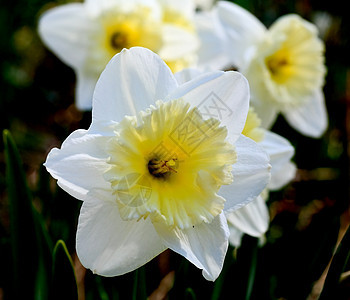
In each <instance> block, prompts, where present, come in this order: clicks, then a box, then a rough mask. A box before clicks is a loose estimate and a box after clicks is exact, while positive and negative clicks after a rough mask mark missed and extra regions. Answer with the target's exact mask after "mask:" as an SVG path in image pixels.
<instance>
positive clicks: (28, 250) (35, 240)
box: [3, 130, 51, 299]
mask: <svg viewBox="0 0 350 300" xmlns="http://www.w3.org/2000/svg"><path fill="white" fill-rule="evenodd" d="M3 140H4V147H5V163H6V186H7V194H8V199H9V211H10V240H11V251H12V268H13V272H12V273H13V278H12V283H13V285H12V289H11V296H12V297H13V299H30V298H33V299H47V296H48V286H49V284H48V278H49V276H48V274H49V273H48V272H49V269H50V266H51V259H50V253H51V244H50V239H49V237H48V234H47V231H46V228H45V226H44V222H43V221H42V219H41V216H40V215H39V214H38V212H37V211H36V210H35V208H34V207H33V205H32V195H31V192H30V190H29V188H28V186H27V181H26V177H25V173H24V171H23V166H22V161H21V158H20V155H19V153H18V150H17V147H16V144H15V142H14V140H13V138H12V136H11V134H10V132H9V131H8V130H4V131H3Z"/></svg>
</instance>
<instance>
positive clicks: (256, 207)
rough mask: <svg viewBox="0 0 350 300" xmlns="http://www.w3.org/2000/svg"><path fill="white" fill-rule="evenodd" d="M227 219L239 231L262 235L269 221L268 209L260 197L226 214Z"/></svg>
mask: <svg viewBox="0 0 350 300" xmlns="http://www.w3.org/2000/svg"><path fill="white" fill-rule="evenodd" d="M226 218H227V221H228V222H229V223H230V225H232V226H233V227H235V228H237V229H238V230H239V231H241V232H243V233H246V234H248V235H250V236H253V237H260V236H261V235H263V234H264V233H265V232H266V231H267V229H268V227H269V223H270V216H269V211H268V208H267V206H266V203H265V201H264V200H263V198H262V197H260V196H259V197H257V198H256V199H255V200H254V201H252V202H250V203H249V204H247V205H246V206H243V207H242V208H240V209H237V210H235V211H233V212H231V213H227V214H226Z"/></svg>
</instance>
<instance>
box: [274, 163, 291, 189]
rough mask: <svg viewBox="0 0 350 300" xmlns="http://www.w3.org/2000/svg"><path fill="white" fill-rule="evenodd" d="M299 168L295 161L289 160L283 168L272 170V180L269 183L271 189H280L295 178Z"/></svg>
mask: <svg viewBox="0 0 350 300" xmlns="http://www.w3.org/2000/svg"><path fill="white" fill-rule="evenodd" d="M296 171H297V168H296V166H295V164H294V163H292V162H287V163H286V164H284V165H283V166H282V167H281V168H279V169H277V170H274V171H273V172H271V181H270V182H269V184H268V186H267V187H268V189H269V190H272V191H274V190H278V189H280V188H281V187H283V186H285V185H286V184H287V183H289V182H290V181H292V180H293V179H294V178H295V174H296Z"/></svg>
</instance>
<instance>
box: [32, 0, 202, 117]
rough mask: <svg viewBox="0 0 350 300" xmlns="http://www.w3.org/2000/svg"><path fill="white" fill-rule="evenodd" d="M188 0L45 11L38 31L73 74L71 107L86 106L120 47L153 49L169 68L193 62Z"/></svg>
mask: <svg viewBox="0 0 350 300" xmlns="http://www.w3.org/2000/svg"><path fill="white" fill-rule="evenodd" d="M194 11H195V9H194V4H193V3H192V1H189V0H179V1H176V5H175V4H174V1H171V0H133V1H124V0H86V1H85V2H84V3H71V4H66V5H62V6H58V7H55V8H52V9H49V10H48V11H46V12H45V13H44V14H43V15H42V16H41V18H40V20H39V26H38V30H39V34H40V36H41V38H42V40H43V42H44V43H45V44H46V45H47V47H48V48H49V49H50V50H52V51H53V52H54V53H55V54H56V55H57V56H58V57H59V58H60V59H61V60H62V61H63V62H64V63H66V64H67V65H69V66H70V67H72V68H73V69H74V70H75V73H76V76H77V87H76V106H77V107H78V109H80V110H90V109H91V103H92V94H93V90H94V88H95V85H96V82H97V79H98V77H99V76H100V74H101V72H102V70H103V69H104V67H105V66H106V64H107V63H108V61H109V60H110V59H111V58H112V57H113V55H115V54H116V53H118V52H120V51H121V50H122V49H123V48H130V47H134V46H141V47H145V48H149V49H150V50H152V51H154V52H156V53H158V54H159V55H160V56H161V57H162V59H163V60H165V61H166V62H167V63H168V65H169V66H170V67H171V69H172V70H173V71H178V70H180V69H182V68H184V67H188V66H190V65H192V64H194V63H195V61H196V51H197V48H198V38H197V35H196V32H195V28H194V22H193V14H194Z"/></svg>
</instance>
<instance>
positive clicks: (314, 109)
mask: <svg viewBox="0 0 350 300" xmlns="http://www.w3.org/2000/svg"><path fill="white" fill-rule="evenodd" d="M197 27H198V32H199V36H200V39H201V43H202V46H201V50H200V52H199V55H200V58H199V63H202V64H203V63H204V64H205V63H206V61H208V63H210V65H211V67H216V68H231V67H232V66H235V67H237V68H238V69H239V71H240V72H242V74H244V75H245V76H246V78H247V79H248V81H249V85H250V88H251V101H252V104H253V105H254V107H255V110H256V111H257V113H258V115H259V117H260V118H261V119H262V122H263V126H264V127H265V128H269V127H271V125H272V124H273V123H274V121H275V119H276V116H277V114H278V113H279V112H281V113H282V114H283V115H284V116H285V118H286V120H287V121H288V122H289V124H290V125H291V126H292V127H294V128H295V129H296V130H298V131H299V132H301V133H302V134H304V135H307V136H311V137H319V136H320V135H321V134H322V133H323V132H324V131H325V129H326V128H327V124H328V119H327V111H326V107H325V101H324V95H323V91H322V87H323V84H324V77H325V73H326V68H325V65H324V43H323V42H322V41H321V40H320V39H319V38H318V36H317V35H318V31H317V28H316V27H315V26H314V25H313V24H311V23H309V22H307V21H306V20H304V19H302V18H301V17H299V16H298V15H286V16H283V17H281V18H279V19H278V20H276V22H275V23H274V24H272V26H271V27H270V28H269V29H266V27H265V26H264V25H263V24H262V23H261V22H260V21H259V20H258V19H257V18H256V17H255V16H253V15H252V14H250V13H249V12H248V11H246V10H244V9H243V8H241V7H239V6H238V5H236V4H233V3H230V2H228V1H219V2H218V4H217V5H216V6H215V8H213V10H212V11H211V12H210V13H203V14H201V15H199V16H198V22H197ZM213 41H214V42H215V46H214V44H213ZM209 56H210V57H212V58H211V59H208V57H209Z"/></svg>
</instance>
